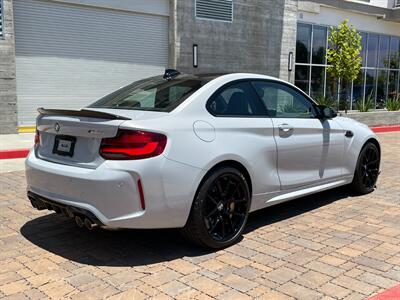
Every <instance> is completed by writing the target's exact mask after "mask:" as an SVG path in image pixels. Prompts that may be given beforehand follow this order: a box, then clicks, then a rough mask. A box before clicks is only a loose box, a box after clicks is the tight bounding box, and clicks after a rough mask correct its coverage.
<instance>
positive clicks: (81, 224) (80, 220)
mask: <svg viewBox="0 0 400 300" xmlns="http://www.w3.org/2000/svg"><path fill="white" fill-rule="evenodd" d="M75 223H76V225H78V227H80V228H82V227H83V226H84V225H85V224H84V223H83V220H82V218H81V217H80V216H75Z"/></svg>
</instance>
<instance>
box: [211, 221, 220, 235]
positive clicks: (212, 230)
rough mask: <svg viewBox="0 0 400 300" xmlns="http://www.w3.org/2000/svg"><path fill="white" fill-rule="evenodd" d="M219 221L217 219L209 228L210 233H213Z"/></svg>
mask: <svg viewBox="0 0 400 300" xmlns="http://www.w3.org/2000/svg"><path fill="white" fill-rule="evenodd" d="M220 221H221V219H217V221H215V223H214V224H213V225H212V226H211V228H210V229H209V232H210V233H213V232H214V230H215V228H217V225H218V224H219V222H220Z"/></svg>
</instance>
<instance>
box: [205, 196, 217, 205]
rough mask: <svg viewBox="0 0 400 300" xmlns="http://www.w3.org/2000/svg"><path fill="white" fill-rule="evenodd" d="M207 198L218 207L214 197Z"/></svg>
mask: <svg viewBox="0 0 400 300" xmlns="http://www.w3.org/2000/svg"><path fill="white" fill-rule="evenodd" d="M207 198H208V199H210V200H211V202H212V203H214V204H215V205H218V201H217V200H215V199H214V197H212V196H210V195H207Z"/></svg>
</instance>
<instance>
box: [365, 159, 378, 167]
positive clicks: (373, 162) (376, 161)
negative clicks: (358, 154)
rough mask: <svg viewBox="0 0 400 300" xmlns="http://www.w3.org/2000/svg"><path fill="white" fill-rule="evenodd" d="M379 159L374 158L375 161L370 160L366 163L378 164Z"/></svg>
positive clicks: (368, 164)
mask: <svg viewBox="0 0 400 300" xmlns="http://www.w3.org/2000/svg"><path fill="white" fill-rule="evenodd" d="M378 161H379V160H378V159H375V160H373V161H370V162H368V163H367V164H366V165H367V166H370V165H373V164H376V163H378Z"/></svg>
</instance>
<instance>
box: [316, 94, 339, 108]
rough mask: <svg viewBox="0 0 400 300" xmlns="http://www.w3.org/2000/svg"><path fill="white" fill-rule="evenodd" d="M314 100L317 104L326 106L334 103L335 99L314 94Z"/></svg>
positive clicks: (331, 105)
mask: <svg viewBox="0 0 400 300" xmlns="http://www.w3.org/2000/svg"><path fill="white" fill-rule="evenodd" d="M314 100H315V102H317V104H318V105H324V106H328V107H333V106H334V105H335V100H333V99H332V98H329V97H324V96H323V95H317V96H315V97H314Z"/></svg>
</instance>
